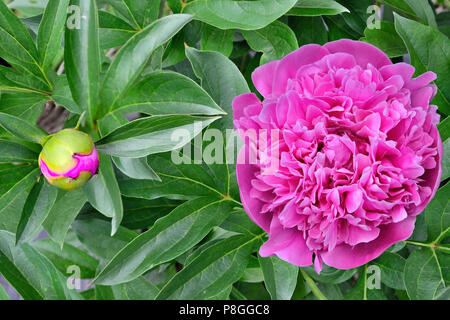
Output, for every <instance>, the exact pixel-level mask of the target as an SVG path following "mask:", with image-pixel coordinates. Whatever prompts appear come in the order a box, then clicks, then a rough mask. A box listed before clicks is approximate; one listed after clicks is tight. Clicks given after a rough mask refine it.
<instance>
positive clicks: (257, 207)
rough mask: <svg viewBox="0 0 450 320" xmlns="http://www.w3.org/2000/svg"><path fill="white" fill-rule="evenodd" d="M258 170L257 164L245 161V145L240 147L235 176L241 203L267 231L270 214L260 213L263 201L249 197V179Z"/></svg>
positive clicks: (249, 214) (252, 217)
mask: <svg viewBox="0 0 450 320" xmlns="http://www.w3.org/2000/svg"><path fill="white" fill-rule="evenodd" d="M259 171H260V170H259V168H258V166H256V165H252V164H247V163H245V147H243V148H241V150H240V151H239V155H238V158H237V165H236V177H237V181H238V184H239V191H240V194H241V201H242V205H243V206H244V209H245V212H247V214H248V216H249V217H250V219H252V220H253V221H254V222H255V223H256V224H257V225H258V226H260V227H261V228H262V229H263V230H264V231H266V232H269V226H270V221H271V220H272V215H271V214H262V213H261V209H262V206H263V204H264V203H263V202H262V201H260V200H258V199H256V198H252V197H250V191H251V189H252V184H251V181H252V179H254V178H255V173H257V172H259Z"/></svg>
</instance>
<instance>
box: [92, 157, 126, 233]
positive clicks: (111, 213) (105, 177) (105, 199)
mask: <svg viewBox="0 0 450 320" xmlns="http://www.w3.org/2000/svg"><path fill="white" fill-rule="evenodd" d="M99 156H100V166H99V169H98V174H96V175H95V176H93V177H92V178H91V180H89V182H88V183H87V184H86V185H85V186H84V188H83V189H84V192H85V194H86V197H87V199H88V201H89V203H90V204H91V205H92V206H93V207H94V208H95V209H97V210H98V211H99V212H101V213H102V214H104V215H105V216H106V217H109V218H112V229H111V235H114V233H116V232H117V229H118V228H119V226H120V222H121V221H122V218H123V204H122V197H121V195H120V190H119V185H118V184H117V180H116V175H115V173H114V168H113V165H112V163H111V158H110V157H109V156H107V155H104V154H101V153H100V154H99Z"/></svg>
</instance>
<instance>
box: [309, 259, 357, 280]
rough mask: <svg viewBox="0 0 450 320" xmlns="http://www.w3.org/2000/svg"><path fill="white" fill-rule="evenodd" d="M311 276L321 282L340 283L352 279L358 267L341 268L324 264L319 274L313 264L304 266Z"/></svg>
mask: <svg viewBox="0 0 450 320" xmlns="http://www.w3.org/2000/svg"><path fill="white" fill-rule="evenodd" d="M302 270H303V271H305V272H306V273H307V274H308V275H309V276H310V277H311V278H313V279H314V280H316V281H319V282H321V283H329V284H339V283H342V282H344V281H347V280H348V279H350V278H351V277H352V276H353V275H354V274H355V273H356V272H357V271H358V269H357V268H355V269H350V270H340V269H335V268H333V267H329V266H327V265H325V264H323V267H322V271H321V272H320V274H317V272H316V270H314V267H313V266H309V267H304V268H302Z"/></svg>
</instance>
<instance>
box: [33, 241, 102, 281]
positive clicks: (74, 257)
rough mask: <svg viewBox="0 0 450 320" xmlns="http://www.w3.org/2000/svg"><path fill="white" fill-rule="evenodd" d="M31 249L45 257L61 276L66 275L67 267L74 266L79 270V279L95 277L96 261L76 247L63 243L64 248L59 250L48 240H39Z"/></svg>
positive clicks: (58, 247) (55, 244)
mask: <svg viewBox="0 0 450 320" xmlns="http://www.w3.org/2000/svg"><path fill="white" fill-rule="evenodd" d="M33 247H34V248H36V249H38V250H39V252H40V253H42V254H43V255H44V256H46V257H47V259H49V260H50V261H51V262H52V263H53V265H54V266H55V267H56V268H57V269H58V270H59V271H60V272H62V273H63V274H66V273H67V270H68V267H70V266H74V265H75V266H78V267H79V268H80V271H81V273H80V278H81V279H92V278H94V277H95V271H96V269H97V266H98V260H97V259H95V258H93V257H92V256H90V255H89V254H88V253H86V252H84V251H82V250H80V249H78V248H77V247H74V246H72V245H70V244H68V243H65V244H64V248H63V249H62V250H61V247H60V246H59V245H58V244H57V243H56V242H54V241H53V240H51V239H49V238H46V239H40V240H39V241H37V242H35V243H33Z"/></svg>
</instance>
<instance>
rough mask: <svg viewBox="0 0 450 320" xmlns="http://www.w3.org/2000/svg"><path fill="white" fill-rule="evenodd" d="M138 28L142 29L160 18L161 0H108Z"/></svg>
mask: <svg viewBox="0 0 450 320" xmlns="http://www.w3.org/2000/svg"><path fill="white" fill-rule="evenodd" d="M106 1H107V2H108V3H109V4H111V6H112V7H113V8H114V9H116V10H117V12H119V13H120V14H121V15H122V16H124V17H125V18H127V19H128V21H129V22H130V23H132V24H133V25H134V26H135V27H136V28H137V29H141V28H143V27H145V26H146V25H148V24H149V23H151V22H153V21H154V20H156V19H157V18H158V14H159V6H160V4H161V1H160V0H146V1H134V0H106Z"/></svg>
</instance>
